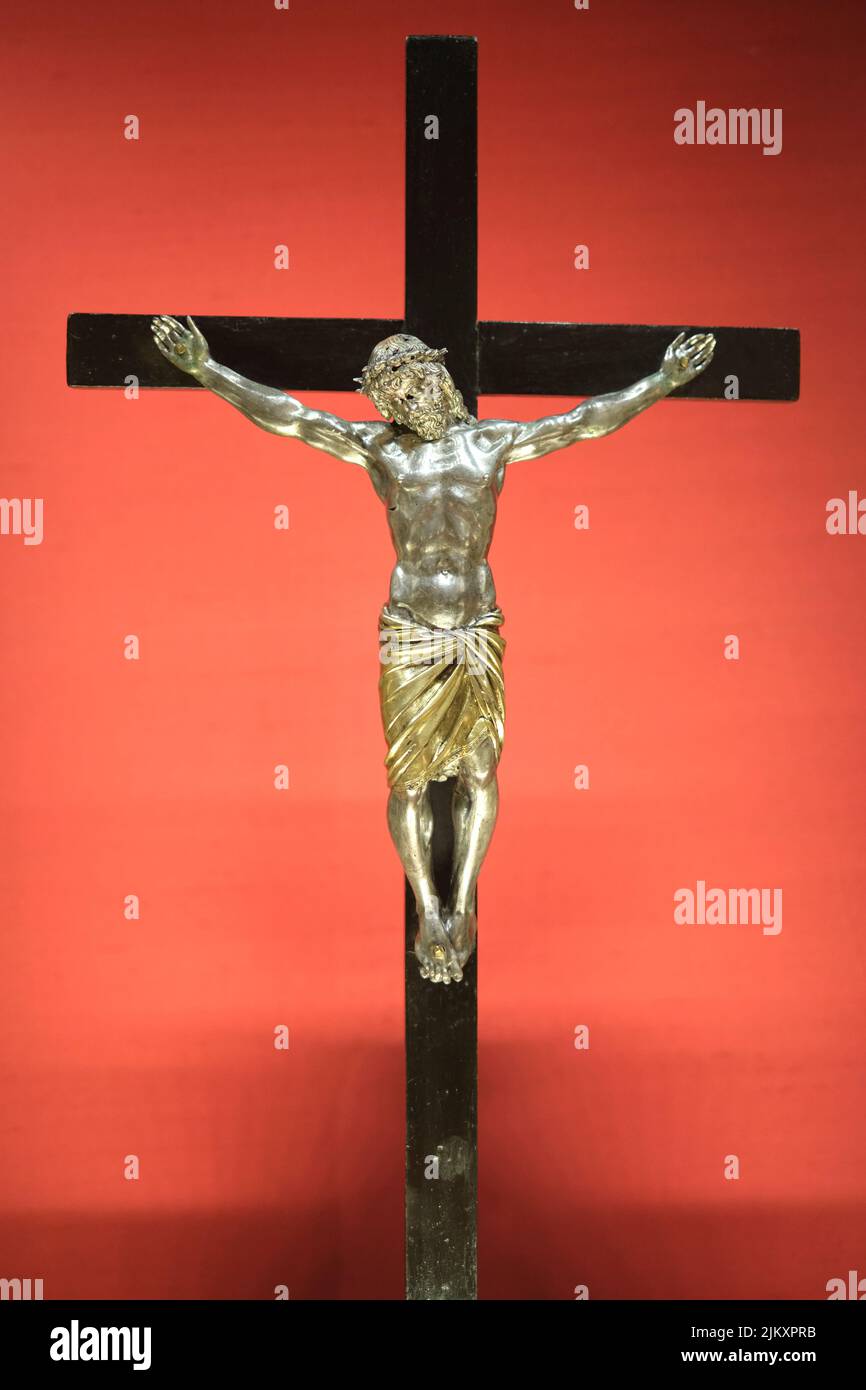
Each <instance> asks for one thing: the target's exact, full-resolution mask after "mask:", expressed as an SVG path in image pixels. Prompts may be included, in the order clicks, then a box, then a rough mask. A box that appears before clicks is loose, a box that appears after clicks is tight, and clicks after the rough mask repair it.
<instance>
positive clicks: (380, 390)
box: [152, 315, 715, 985]
mask: <svg viewBox="0 0 866 1390" xmlns="http://www.w3.org/2000/svg"><path fill="white" fill-rule="evenodd" d="M187 324H188V327H187V328H184V327H183V326H182V325H181V324H180V323H178V322H177V320H176V319H173V318H170V317H168V316H167V315H161V316H160V317H159V318H156V319H154V320H153V324H152V331H153V336H154V340H155V342H156V345H157V347H158V348H159V350H160V352H162V354H163V355H164V356H165V357H167V358H168V360H169V361H170V362H173V363H174V365H175V366H176V367H179V368H180V369H181V371H185V372H188V373H189V374H190V375H191V376H193V377H195V379H196V380H197V381H199V382H201V384H202V385H203V386H206V387H208V389H209V390H211V391H213V392H214V393H215V394H216V395H218V396H222V398H223V399H224V400H226V401H228V402H229V403H230V404H231V405H233V406H236V407H237V409H238V410H240V411H241V412H242V413H243V414H244V415H246V416H247V418H248V419H250V420H252V421H253V423H254V424H256V425H259V426H260V427H261V428H262V429H265V430H269V431H270V432H271V433H272V434H280V435H285V436H287V437H289V438H295V439H300V440H302V441H303V442H304V443H305V444H311V445H312V446H313V447H314V448H316V449H323V450H324V451H325V452H326V453H329V454H333V455H334V456H335V457H336V458H339V459H343V460H345V461H346V462H347V463H354V464H357V465H358V466H359V467H361V468H364V469H366V471H367V473H368V474H369V477H370V481H371V482H372V484H373V487H374V488H375V490H376V492H377V494H378V496H379V497H380V499H381V500H382V502H383V503H384V504H385V507H386V509H387V517H388V524H389V526H390V528H391V538H392V541H393V544H394V550H395V552H396V557H397V562H396V564H395V566H394V569H393V571H392V574H391V587H390V593H389V597H388V602H387V603H386V605H385V607H384V609H383V610H382V614H381V616H380V621H379V631H380V662H381V665H380V678H379V697H380V704H381V709H382V720H383V724H384V728H385V737H386V739H387V743H388V753H387V757H386V759H385V765H386V769H387V773H388V782H389V787H390V795H389V799H388V826H389V829H390V832H391V838H392V839H393V841H394V845H395V846H396V849H397V852H398V854H399V856H400V859H401V861H402V864H403V868H404V870H405V873H406V877H407V878H408V880H409V882H410V884H411V886H412V890H413V892H414V894H415V901H416V904H417V908H418V923H419V929H418V936H417V939H416V943H415V954H416V956H417V958H418V962H419V966H420V970H421V974H422V975H423V976H424V978H425V979H429V980H431V981H432V982H433V983H435V984H446V985H447V984H449V983H450V982H451V981H452V980H460V979H462V974H463V967H464V965H465V964H466V962H467V960H468V959H469V957H470V955H471V954H472V951H473V949H474V946H475V933H476V917H475V890H476V884H477V881H478V874H479V870H480V868H481V864H482V861H483V859H484V856H485V854H486V852H487V847H488V845H489V844H490V838H491V835H492V833H493V827H494V824H495V822H496V812H497V805H498V794H497V785H496V767H497V763H498V761H499V755H500V752H501V750H502V740H503V735H504V720H505V701H504V690H503V677H502V656H503V651H504V647H505V643H504V640H503V639H502V637H501V636H500V635H499V626H500V624H501V623H502V621H503V618H502V613H501V612H500V610H499V608H498V607H497V605H496V592H495V589H494V586H493V575H492V574H491V571H490V567H489V565H488V563H487V552H488V550H489V548H490V542H491V540H492V537H493V527H494V523H495V520H496V507H497V503H498V499H499V494H500V492H501V490H502V484H503V481H504V478H505V469H506V467H507V466H508V465H509V464H512V463H518V462H522V461H525V460H529V459H537V458H541V457H543V456H544V455H545V454H549V453H552V452H553V451H554V450H556V449H564V448H565V447H566V446H567V445H569V444H574V443H576V442H577V440H582V439H601V438H602V437H603V436H604V435H606V434H611V433H612V432H613V431H614V430H618V429H620V428H621V426H622V425H625V424H627V423H628V421H629V420H632V419H633V418H634V417H635V416H636V415H638V414H640V412H641V411H642V410H646V408H647V406H650V405H653V404H654V403H655V402H656V401H660V400H662V399H663V398H664V397H665V396H667V395H669V394H670V392H671V391H673V390H675V389H676V387H678V386H682V385H683V384H684V383H685V382H688V381H691V380H692V378H693V377H695V376H697V375H698V373H699V372H702V371H703V370H704V368H705V367H706V366H707V365H708V364H709V362H710V360H711V358H712V355H713V352H714V350H715V339H714V338H713V336H712V334H710V333H700V334H695V335H694V336H693V337H690V338H688V339H686V336H685V334H684V333H680V334H679V335H678V337H677V338H676V339H675V340H674V341H673V342H672V343H671V344H670V346H669V347H668V349H667V351H666V352H665V354H664V358H663V360H662V363H661V366H660V367H659V369H658V371H656V372H653V373H652V374H651V375H650V376H647V377H645V378H644V379H643V380H642V381H638V382H637V383H636V384H635V385H633V386H628V387H626V388H625V389H624V390H622V391H614V392H611V393H610V394H609V395H604V396H595V397H593V398H592V399H590V400H586V401H583V402H581V403H580V404H579V405H576V406H575V407H574V409H573V410H570V411H567V412H566V413H564V414H562V415H548V416H546V417H544V418H542V419H538V420H530V421H527V422H525V423H522V422H520V421H517V420H477V419H476V418H475V417H474V416H472V415H470V414H469V412H468V411H467V409H466V407H465V405H464V402H463V398H462V396H461V394H460V392H459V391H458V389H457V387H456V385H455V384H454V381H453V380H452V378H451V375H450V373H449V372H448V370H447V368H446V367H445V365H444V361H443V359H444V356H445V351H446V350H445V349H444V348H431V347H428V346H427V345H426V344H425V343H422V342H421V341H420V340H419V339H418V338H415V337H412V336H411V335H410V334H408V333H396V334H394V335H393V336H392V337H390V338H386V339H384V341H383V342H381V343H377V344H376V346H375V347H374V348H373V350H372V352H371V354H370V359H369V361H368V362H367V365H366V367H365V368H364V370H363V372H362V374H361V376H360V377H356V381H358V382H359V383H360V385H359V390H360V391H361V392H362V394H364V395H366V396H367V397H369V399H370V400H371V401H372V402H373V404H374V405H375V407H376V409H377V410H378V411H379V412H380V414H381V416H382V417H383V418H382V419H377V420H364V421H360V422H357V421H352V420H343V419H341V418H340V417H339V416H337V415H331V414H329V413H328V412H327V411H324V410H311V409H309V408H308V407H307V406H305V405H302V403H301V402H300V401H298V400H296V399H295V398H294V397H293V396H288V395H286V394H285V393H284V392H282V391H277V390H273V389H272V388H271V387H268V386H261V385H258V384H257V383H256V382H253V381H248V380H246V378H245V377H242V376H239V375H238V373H237V372H233V371H231V370H230V369H229V368H228V367H223V366H220V364H219V363H217V362H214V360H213V359H212V357H211V356H210V352H209V350H208V345H207V343H206V341H205V339H204V337H203V335H202V333H201V332H200V330H199V329H198V328H197V327H196V325H195V323H194V322H193V321H192V319H187ZM448 777H454V778H456V783H455V791H454V803H453V820H454V866H453V876H452V882H451V891H450V895H449V899H448V901H447V902H445V903H441V902H440V901H439V899H438V896H437V893H436V887H435V883H434V879H433V870H432V864H431V857H430V844H431V836H432V829H433V819H432V812H431V808H430V801H429V784H430V782H431V781H442V780H444V779H446V778H448Z"/></svg>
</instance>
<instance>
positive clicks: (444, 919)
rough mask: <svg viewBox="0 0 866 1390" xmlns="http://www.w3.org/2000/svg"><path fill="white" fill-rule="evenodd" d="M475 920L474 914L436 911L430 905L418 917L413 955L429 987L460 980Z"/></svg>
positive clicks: (471, 944)
mask: <svg viewBox="0 0 866 1390" xmlns="http://www.w3.org/2000/svg"><path fill="white" fill-rule="evenodd" d="M477 931H478V919H477V918H476V916H475V913H474V912H469V911H466V912H463V911H458V910H457V909H451V910H448V911H445V912H440V910H439V904H438V903H434V904H433V905H431V906H430V907H428V909H427V910H426V912H423V913H422V912H419V914H418V934H417V936H416V937H415V955H416V956H417V957H418V963H419V965H420V966H421V977H422V979H424V980H431V981H432V982H433V984H436V985H438V984H442V985H450V983H451V981H452V980H454V981H455V982H456V981H458V980H462V979H463V967H464V965H465V964H466V962H467V961H468V959H469V957H470V956H471V955H472V952H473V951H474V950H475V936H476V933H477Z"/></svg>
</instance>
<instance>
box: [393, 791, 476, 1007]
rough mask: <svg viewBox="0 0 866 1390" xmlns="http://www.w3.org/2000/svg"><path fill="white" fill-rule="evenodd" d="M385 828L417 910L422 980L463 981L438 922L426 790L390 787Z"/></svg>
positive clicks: (454, 956) (417, 946)
mask: <svg viewBox="0 0 866 1390" xmlns="http://www.w3.org/2000/svg"><path fill="white" fill-rule="evenodd" d="M388 829H389V830H390V831H391V839H392V840H393V841H394V844H395V845H396V847H397V853H398V854H399V856H400V859H401V861H402V864H403V868H404V870H405V872H406V877H407V878H408V880H409V882H410V884H411V885H412V891H413V893H414V894H415V905H416V907H417V909H418V935H417V936H416V938H415V955H416V956H417V957H418V961H419V963H420V965H421V974H422V975H423V977H424V979H425V980H432V981H433V982H434V984H446V985H447V984H450V983H451V981H452V979H453V980H460V979H462V978H463V972H462V970H461V968H460V963H459V961H458V959H457V954H456V952H455V950H454V947H453V946H452V945H451V942H450V940H449V938H448V933H447V932H446V930H445V927H444V925H443V922H442V914H441V912H440V909H439V899H438V897H437V895H436V885H435V882H434V880H433V863H432V859H431V857H430V841H431V839H432V837H433V810H432V807H431V805H430V795H429V791H428V789H427V787H424V788H423V789H421V790H418V789H417V788H400V789H399V790H398V788H396V787H395V788H394V789H393V790H392V792H391V795H390V797H389V799H388Z"/></svg>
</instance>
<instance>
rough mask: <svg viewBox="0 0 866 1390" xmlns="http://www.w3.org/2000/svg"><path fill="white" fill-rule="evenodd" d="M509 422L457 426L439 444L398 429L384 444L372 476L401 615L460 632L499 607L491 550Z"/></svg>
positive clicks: (393, 603)
mask: <svg viewBox="0 0 866 1390" xmlns="http://www.w3.org/2000/svg"><path fill="white" fill-rule="evenodd" d="M504 424H505V422H499V421H496V422H490V421H478V422H473V423H469V424H459V425H452V426H450V428H449V429H447V430H446V432H445V434H444V435H443V437H442V438H441V439H437V440H434V441H426V440H423V439H419V438H418V436H417V435H416V434H412V433H411V432H408V431H405V432H404V431H401V429H400V427H399V426H395V427H393V431H392V433H391V434H390V436H386V437H385V438H384V439H382V440H381V442H380V443H379V446H378V447H377V449H376V451H375V457H374V460H373V463H372V464H371V466H370V473H371V475H372V478H373V482H374V485H375V487H376V491H377V492H378V494H379V496H380V497H381V498H382V500H383V501H384V502H385V504H386V506H387V508H388V521H389V524H390V527H391V536H392V539H393V542H394V549H395V551H396V552H397V564H396V566H395V567H394V571H393V573H392V575H391V590H390V596H389V606H390V607H391V608H392V609H394V610H395V611H397V612H401V611H402V612H403V613H404V614H408V615H409V616H413V617H415V618H417V619H418V620H419V621H420V622H422V623H425V624H427V625H428V626H432V627H445V628H457V627H462V626H464V625H465V624H466V623H468V622H470V621H471V619H473V618H476V617H478V616H479V614H481V613H484V612H486V611H487V610H488V609H490V608H493V607H495V604H496V591H495V589H494V586H493V575H492V574H491V572H490V567H489V566H488V564H487V551H488V549H489V547H490V541H491V539H492V537H493V524H494V522H495V520H496V499H497V496H498V494H499V492H500V490H501V488H502V482H503V475H504V469H505V465H504V454H505V448H506V446H507V444H508V440H509V435H508V432H507V431H506V429H505V428H504Z"/></svg>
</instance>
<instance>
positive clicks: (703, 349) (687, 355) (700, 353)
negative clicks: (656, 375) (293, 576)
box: [662, 333, 716, 386]
mask: <svg viewBox="0 0 866 1390" xmlns="http://www.w3.org/2000/svg"><path fill="white" fill-rule="evenodd" d="M715 350H716V340H715V338H714V337H713V335H712V333H695V334H694V335H693V337H691V338H686V335H685V333H679V334H678V335H677V337H676V338H674V340H673V342H672V343H671V345H670V347H669V348H668V349H667V351H666V352H665V355H664V359H663V361H662V372H663V373H664V375H665V376H666V377H667V378H668V380H669V381H670V382H671V383H672V385H673V386H684V385H685V383H686V382H687V381H692V380H693V379H694V378H695V377H696V376H698V375H699V373H700V372H702V371H703V370H704V368H705V367H708V366H709V364H710V362H711V361H712V360H713V353H714V352H715Z"/></svg>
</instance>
